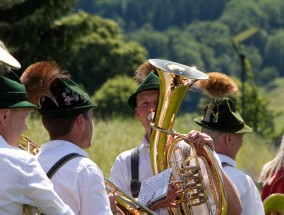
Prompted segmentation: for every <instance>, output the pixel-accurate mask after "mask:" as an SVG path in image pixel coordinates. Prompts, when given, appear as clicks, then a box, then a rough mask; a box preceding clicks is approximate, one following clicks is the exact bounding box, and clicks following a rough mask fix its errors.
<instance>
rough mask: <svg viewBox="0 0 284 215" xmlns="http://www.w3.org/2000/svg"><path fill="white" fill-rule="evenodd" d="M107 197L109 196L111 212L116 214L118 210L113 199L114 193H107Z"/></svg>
mask: <svg viewBox="0 0 284 215" xmlns="http://www.w3.org/2000/svg"><path fill="white" fill-rule="evenodd" d="M108 198H109V203H110V208H111V211H112V213H113V214H116V213H117V211H118V208H117V203H116V201H115V198H116V193H109V194H108Z"/></svg>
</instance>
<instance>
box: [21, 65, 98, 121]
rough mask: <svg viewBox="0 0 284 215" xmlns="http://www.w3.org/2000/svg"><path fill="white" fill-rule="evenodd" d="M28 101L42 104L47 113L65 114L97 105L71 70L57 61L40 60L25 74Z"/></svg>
mask: <svg viewBox="0 0 284 215" xmlns="http://www.w3.org/2000/svg"><path fill="white" fill-rule="evenodd" d="M21 81H22V82H23V84H24V85H25V86H26V89H27V93H28V97H29V101H30V102H32V103H33V104H37V105H38V106H39V109H38V110H39V112H40V113H41V114H42V115H45V116H51V117H64V116H72V115H76V114H78V113H82V112H83V111H84V110H87V109H90V108H93V107H96V104H94V103H93V102H92V101H91V99H90V97H89V96H88V94H87V93H86V92H84V91H83V90H82V89H81V88H80V87H79V86H78V85H77V84H76V83H75V82H73V81H72V80H71V79H70V77H69V75H68V73H67V72H66V71H64V70H62V69H61V68H60V66H59V65H58V64H57V63H55V62H52V61H51V62H49V61H41V62H37V63H35V64H32V65H30V66H29V67H28V68H27V69H26V70H25V71H24V73H23V74H22V76H21Z"/></svg>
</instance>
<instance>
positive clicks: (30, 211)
mask: <svg viewBox="0 0 284 215" xmlns="http://www.w3.org/2000/svg"><path fill="white" fill-rule="evenodd" d="M19 148H20V149H22V150H24V151H27V152H29V153H31V154H32V155H36V154H37V153H38V152H39V150H40V145H39V144H37V143H36V142H35V141H33V140H31V139H30V138H28V137H26V136H24V135H22V136H21V138H20V141H19ZM23 215H41V212H40V210H39V208H37V207H35V206H31V205H24V206H23Z"/></svg>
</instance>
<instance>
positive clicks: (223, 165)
mask: <svg viewBox="0 0 284 215" xmlns="http://www.w3.org/2000/svg"><path fill="white" fill-rule="evenodd" d="M226 166H230V167H233V166H232V165H231V164H228V163H227V162H222V167H223V168H224V167H226Z"/></svg>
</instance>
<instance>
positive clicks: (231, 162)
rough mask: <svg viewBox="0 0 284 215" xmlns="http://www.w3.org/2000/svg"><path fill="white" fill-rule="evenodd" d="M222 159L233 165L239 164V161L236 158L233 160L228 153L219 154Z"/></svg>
mask: <svg viewBox="0 0 284 215" xmlns="http://www.w3.org/2000/svg"><path fill="white" fill-rule="evenodd" d="M218 156H219V158H220V160H221V162H222V163H224V162H225V163H227V164H229V165H231V166H233V167H236V166H237V163H236V161H235V160H233V159H232V158H230V157H228V156H227V155H223V154H218Z"/></svg>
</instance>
